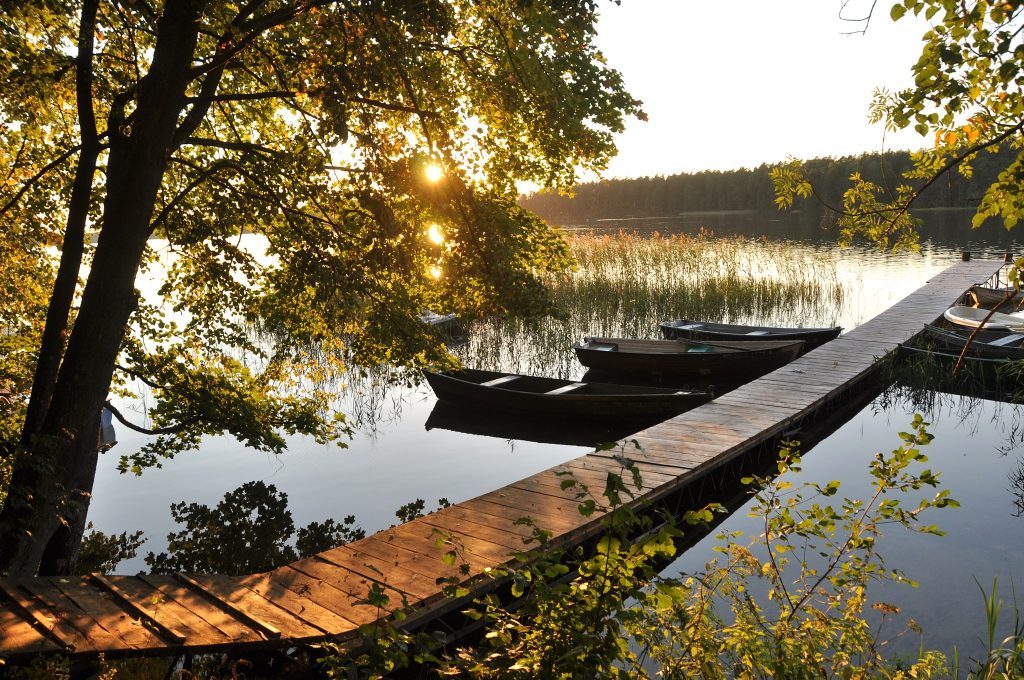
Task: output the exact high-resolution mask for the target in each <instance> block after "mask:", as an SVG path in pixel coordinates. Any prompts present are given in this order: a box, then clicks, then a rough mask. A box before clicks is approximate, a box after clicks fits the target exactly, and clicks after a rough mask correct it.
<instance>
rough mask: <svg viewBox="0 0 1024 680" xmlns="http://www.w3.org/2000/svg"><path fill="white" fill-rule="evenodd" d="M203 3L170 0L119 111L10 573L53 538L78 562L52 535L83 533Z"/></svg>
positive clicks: (16, 480)
mask: <svg viewBox="0 0 1024 680" xmlns="http://www.w3.org/2000/svg"><path fill="white" fill-rule="evenodd" d="M202 5H203V3H202V2H199V1H196V0H168V2H167V4H166V6H165V8H164V14H163V16H162V17H161V19H160V22H159V24H158V38H157V43H156V48H155V50H154V52H153V64H152V68H151V69H150V71H149V73H148V74H147V75H146V77H145V78H143V80H142V81H141V83H140V85H139V88H138V100H137V106H136V108H135V112H134V117H133V120H132V124H131V129H130V131H129V132H127V135H126V134H125V131H126V130H127V129H128V128H127V127H126V126H123V125H121V124H120V121H117V120H116V117H117V112H116V111H115V112H113V113H112V118H111V125H110V126H109V127H108V134H109V136H110V157H109V161H108V165H107V184H106V190H107V193H106V197H105V200H104V206H103V228H102V230H101V232H100V237H99V242H98V244H97V247H96V254H95V257H94V259H93V263H92V268H91V271H90V274H89V279H88V281H87V282H86V285H85V289H84V291H83V293H82V303H81V308H80V310H79V313H78V317H77V319H76V321H75V325H74V328H73V330H72V332H71V336H70V338H69V340H68V345H67V349H66V351H65V352H64V357H63V361H62V362H61V366H60V372H59V374H58V376H57V381H56V383H55V385H54V388H53V394H52V397H51V399H50V401H49V405H48V408H47V409H46V417H45V418H44V419H43V421H42V426H41V427H40V429H39V433H38V435H37V436H36V437H35V438H34V440H33V441H32V443H31V447H30V449H29V451H28V452H27V454H25V455H21V456H19V458H18V459H17V461H16V466H15V470H14V476H13V479H12V483H11V490H10V495H9V497H8V499H7V502H6V503H5V505H4V508H3V511H2V512H0V570H5V569H6V570H7V571H8V573H9V574H10V575H11V576H28V575H31V574H33V573H35V572H36V571H37V569H38V568H39V565H40V560H41V559H42V557H43V553H44V551H45V550H46V548H47V545H48V544H50V546H51V549H50V550H49V551H48V557H47V565H46V566H47V570H48V571H49V570H59V571H61V572H65V573H69V572H71V571H72V570H73V569H74V553H75V552H77V540H65V539H60V540H58V541H55V542H54V543H52V544H51V542H50V541H51V537H53V535H54V533H55V532H56V531H57V529H58V527H59V526H61V524H62V520H63V521H64V522H67V526H69V527H71V528H72V529H74V530H76V531H77V530H78V527H79V526H84V517H85V514H86V512H87V510H88V501H89V496H90V494H91V492H92V480H93V477H94V476H95V473H96V464H97V460H98V452H97V440H96V432H97V426H98V423H99V417H100V411H101V409H102V407H103V403H104V401H105V400H106V398H107V391H108V389H109V387H110V381H111V377H112V375H113V371H114V364H115V362H116V359H117V355H118V351H119V350H120V347H121V342H122V340H123V339H124V335H125V332H126V328H127V325H128V320H129V317H130V316H131V314H132V312H133V311H134V310H135V307H136V304H137V300H136V297H135V276H136V273H137V272H138V269H139V265H140V263H141V260H142V255H143V253H144V251H145V247H146V240H147V239H148V238H149V235H150V220H151V218H152V214H153V210H154V204H155V201H156V196H157V192H158V190H159V188H160V184H161V181H162V179H163V175H164V172H165V170H166V167H167V162H168V159H169V158H170V155H171V153H172V152H173V151H174V148H173V144H174V133H175V131H176V129H177V125H178V120H179V116H180V115H181V112H182V111H183V110H184V107H185V104H186V99H185V90H186V87H187V85H188V83H189V80H190V78H191V74H190V67H191V65H192V61H193V53H194V51H195V47H196V41H197V35H198V17H199V15H200V13H201V11H202ZM72 538H76V537H72ZM61 545H63V546H65V547H64V548H61V547H60V546H61Z"/></svg>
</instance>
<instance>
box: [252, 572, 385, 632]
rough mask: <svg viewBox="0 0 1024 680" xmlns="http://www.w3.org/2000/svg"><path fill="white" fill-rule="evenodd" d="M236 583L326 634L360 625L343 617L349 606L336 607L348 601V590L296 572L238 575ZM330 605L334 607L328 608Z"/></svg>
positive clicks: (349, 599)
mask: <svg viewBox="0 0 1024 680" xmlns="http://www.w3.org/2000/svg"><path fill="white" fill-rule="evenodd" d="M339 571H341V570H340V569H339ZM237 583H238V585H240V586H243V587H245V588H248V589H249V590H251V591H253V592H254V593H256V594H257V595H259V596H260V597H262V598H263V599H264V600H266V601H268V602H270V603H271V604H273V605H276V606H277V607H280V608H281V609H283V610H285V611H286V612H288V613H289V614H291V615H292V616H294V617H295V618H297V619H299V620H300V621H302V622H303V623H305V624H306V625H308V626H312V627H313V628H316V629H318V630H320V631H322V632H324V633H327V634H328V635H339V634H341V633H347V632H349V631H352V630H355V628H357V627H358V625H359V624H358V623H356V622H354V621H353V620H352V619H350V618H348V617H347V616H346V614H350V613H351V611H352V608H351V607H345V606H338V605H345V604H347V603H348V602H350V601H351V599H352V596H351V595H350V594H349V593H344V592H342V591H339V590H337V589H335V588H330V587H329V586H327V585H326V584H322V582H317V581H316V580H315V579H310V578H309V577H307V576H305V575H304V574H302V573H300V572H298V571H294V570H288V569H275V570H274V571H271V572H269V573H265V574H250V575H249V576H241V577H239V578H238V579H237ZM318 586H319V587H318ZM329 604H330V605H333V606H330V607H328V605H329ZM339 609H340V610H342V611H339ZM368 621H369V619H367V620H366V622H368Z"/></svg>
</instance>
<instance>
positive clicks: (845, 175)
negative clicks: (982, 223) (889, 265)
mask: <svg viewBox="0 0 1024 680" xmlns="http://www.w3.org/2000/svg"><path fill="white" fill-rule="evenodd" d="M1011 153H1012V150H1006V151H1000V152H999V153H995V154H991V153H984V152H983V153H981V154H980V155H979V156H978V157H977V158H976V159H975V160H974V162H973V163H972V167H973V168H974V176H973V178H972V179H970V180H967V179H965V178H964V177H963V176H962V175H960V174H959V173H958V172H956V171H954V172H952V173H948V174H947V176H946V177H943V178H941V179H940V180H939V181H938V182H936V183H935V184H933V185H932V186H931V187H929V189H928V190H927V191H926V192H924V194H922V196H921V198H920V199H918V201H917V202H916V203H915V204H914V205H915V208H917V209H923V208H956V207H969V206H974V205H977V203H978V201H979V200H980V199H981V195H982V193H983V192H984V189H985V187H987V186H988V185H989V184H991V183H992V182H993V181H994V180H995V178H996V176H997V175H998V174H999V172H1000V170H1001V169H1002V168H1005V167H1006V165H1007V163H1008V162H1009V160H1010V158H1011V155H1010V154H1011ZM910 166H911V161H910V153H909V152H906V151H892V152H887V153H882V154H878V153H875V154H865V155H863V156H846V157H843V158H816V159H814V160H810V161H806V162H805V163H804V171H805V173H806V175H807V178H808V179H809V180H810V181H811V184H813V185H814V187H815V190H816V191H817V192H818V195H819V196H820V197H821V198H822V200H823V201H824V202H825V203H826V204H828V205H831V206H837V207H838V206H840V205H841V204H842V196H843V192H844V191H846V189H848V188H849V186H850V175H852V174H853V173H854V172H859V173H861V175H862V176H864V177H865V178H866V179H869V180H871V181H873V182H876V183H878V184H880V185H884V186H890V187H895V186H896V185H897V184H900V183H905V180H903V179H902V173H903V171H904V170H907V169H909V168H910ZM771 167H772V166H770V165H761V166H759V167H757V168H754V169H753V170H750V169H747V168H743V169H740V170H729V171H717V170H716V171H710V170H709V171H704V172H697V173H683V174H678V175H670V176H668V177H664V176H660V175H658V176H655V177H639V178H636V179H612V180H604V181H601V182H594V183H589V184H581V185H579V186H577V187H576V189H575V195H574V196H572V197H569V196H559V195H557V194H552V193H536V194H531V195H529V196H525V197H522V198H521V199H520V201H519V202H520V204H521V205H522V206H523V207H524V208H526V209H528V210H530V211H532V212H535V213H537V214H538V215H540V216H541V217H543V218H544V219H545V220H547V221H548V222H551V223H553V224H560V225H568V224H583V223H586V222H588V221H591V220H598V219H621V218H630V217H671V216H675V215H679V214H683V213H693V212H713V211H723V210H745V211H746V210H754V211H769V210H775V209H776V208H775V203H774V200H775V194H774V192H773V190H772V182H771V180H770V179H769V177H768V172H769V170H770V169H771ZM793 209H794V210H804V211H812V212H815V213H817V212H820V211H821V209H822V206H821V204H820V203H819V202H818V201H817V200H815V199H814V198H810V199H806V200H802V201H801V200H800V199H798V200H797V203H796V204H795V205H794V206H793Z"/></svg>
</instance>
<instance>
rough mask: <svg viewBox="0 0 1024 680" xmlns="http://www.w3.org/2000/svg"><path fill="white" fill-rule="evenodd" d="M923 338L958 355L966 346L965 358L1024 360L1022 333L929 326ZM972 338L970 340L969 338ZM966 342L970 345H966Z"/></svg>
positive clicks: (926, 326) (1023, 336)
mask: <svg viewBox="0 0 1024 680" xmlns="http://www.w3.org/2000/svg"><path fill="white" fill-rule="evenodd" d="M924 330H925V336H926V337H927V338H928V339H929V340H930V341H931V342H932V343H934V344H935V345H937V346H938V347H940V348H941V349H944V350H946V351H949V352H955V353H956V354H957V355H959V354H960V353H961V352H963V351H964V347H965V346H967V356H974V357H984V358H990V359H1024V333H1011V332H1007V331H989V330H984V329H982V330H978V331H977V333H976V334H975V333H974V329H971V328H967V327H966V326H959V327H951V328H941V327H939V326H934V325H931V324H926V325H925V327H924ZM972 335H974V338H973V339H971V336H972ZM968 340H970V344H969V345H968Z"/></svg>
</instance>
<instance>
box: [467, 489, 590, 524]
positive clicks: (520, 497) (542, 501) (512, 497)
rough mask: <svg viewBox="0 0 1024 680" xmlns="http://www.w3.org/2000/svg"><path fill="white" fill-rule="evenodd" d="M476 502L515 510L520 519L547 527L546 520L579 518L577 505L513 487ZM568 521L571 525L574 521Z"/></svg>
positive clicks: (493, 492) (492, 493) (495, 492)
mask: <svg viewBox="0 0 1024 680" xmlns="http://www.w3.org/2000/svg"><path fill="white" fill-rule="evenodd" d="M474 500H480V501H488V502H491V503H496V504H497V505H504V506H507V507H510V508H515V509H516V511H518V512H519V516H520V517H533V518H535V519H536V520H537V521H538V523H539V524H540V526H545V525H546V520H548V519H550V518H559V519H562V521H563V522H564V521H565V518H574V517H579V509H578V508H577V503H573V502H572V501H566V500H562V499H558V498H555V497H553V496H546V495H544V494H538V493H534V492H531V491H523V490H522V489H516V488H512V487H505V488H502V489H498V490H496V491H492V492H490V493H487V494H484V495H483V496H479V497H477V498H476V499H474ZM568 521H569V522H570V523H571V522H573V521H574V519H569V520H568ZM585 523H586V522H585V521H577V522H576V526H577V527H578V526H579V525H581V524H585Z"/></svg>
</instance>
